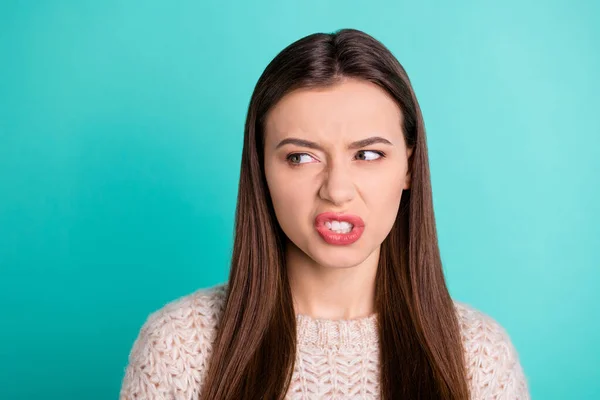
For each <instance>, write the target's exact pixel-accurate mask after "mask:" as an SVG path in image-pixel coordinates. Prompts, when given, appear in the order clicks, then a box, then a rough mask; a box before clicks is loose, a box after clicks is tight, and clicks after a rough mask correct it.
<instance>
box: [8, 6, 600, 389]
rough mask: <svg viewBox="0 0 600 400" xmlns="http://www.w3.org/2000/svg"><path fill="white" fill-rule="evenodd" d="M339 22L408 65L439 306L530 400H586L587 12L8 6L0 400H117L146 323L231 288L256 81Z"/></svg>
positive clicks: (592, 55) (598, 212)
mask: <svg viewBox="0 0 600 400" xmlns="http://www.w3.org/2000/svg"><path fill="white" fill-rule="evenodd" d="M344 27H352V28H357V29H361V30H364V31H365V32H367V33H369V34H371V35H373V36H374V37H376V38H377V39H379V40H381V41H382V42H383V43H384V44H385V45H386V46H388V47H389V48H390V50H392V52H393V53H394V54H395V55H396V57H397V58H398V59H399V60H400V62H401V63H402V64H403V65H404V66H405V68H406V69H407V71H408V74H409V76H410V78H411V80H412V82H413V84H414V88H415V91H416V93H417V96H418V99H419V101H420V103H421V106H422V109H423V113H424V117H425V123H426V127H427V133H428V145H429V150H430V163H431V171H432V184H433V192H434V205H435V211H436V218H437V223H438V229H439V241H440V248H441V252H442V258H443V262H444V268H445V271H446V274H447V279H448V283H449V287H450V291H451V294H452V296H453V297H454V298H455V299H458V300H461V301H464V302H467V303H470V304H472V305H474V306H475V307H477V308H479V309H480V310H482V311H484V312H486V313H487V314H489V315H491V316H492V317H493V318H495V319H496V320H497V321H499V322H500V323H501V324H502V325H503V326H504V327H505V329H506V330H507V331H508V333H509V334H510V336H511V338H512V341H513V343H514V345H515V346H516V348H517V351H518V352H519V355H520V358H521V362H522V365H523V368H524V370H525V373H526V375H527V377H528V380H529V384H530V388H531V392H532V395H533V397H534V398H535V399H600V368H598V363H599V362H600V341H599V338H600V295H599V294H598V292H599V289H600V287H599V286H600V285H599V282H600V256H599V250H600V177H599V174H600V161H599V159H600V151H599V149H600V123H599V122H598V121H599V119H598V115H599V110H600V102H599V97H598V96H599V95H598V94H599V93H600V80H599V78H598V71H600V28H599V27H600V3H599V2H597V1H587V2H585V1H566V0H565V1H522V0H521V1H518V0H504V1H502V2H499V1H496V2H491V1H452V2H449V1H448V2H441V1H419V2H415V1H411V2H409V1H400V0H396V1H388V2H384V1H368V2H367V1H363V2H359V1H347V0H346V1H341V0H340V1H323V0H318V1H317V0H311V1H306V0H305V1H295V2H291V1H237V2H227V4H225V3H224V2H217V1H211V2H209V1H203V0H196V1H179V0H177V1H157V0H144V1H141V0H139V1H122V0H121V1H114V0H105V1H95V2H92V1H59V0H57V1H31V2H18V1H12V0H8V1H3V2H2V4H1V5H0V268H1V270H0V271H1V272H0V274H1V275H0V304H1V307H2V309H1V312H2V318H1V320H2V322H1V329H0V359H1V360H2V362H1V363H0V381H1V382H0V398H2V399H41V398H44V399H98V400H99V399H109V398H117V394H118V391H119V388H120V384H121V379H122V376H123V372H124V369H125V366H126V364H127V356H128V353H129V351H130V349H131V346H132V344H133V341H134V339H135V337H136V336H137V334H138V332H139V329H140V327H141V325H142V324H143V323H144V321H145V319H146V317H147V316H148V315H149V314H150V313H151V312H153V311H154V310H157V309H158V308H160V307H162V306H163V305H164V304H165V303H167V302H169V301H171V300H174V299H176V298H178V297H180V296H183V295H186V294H189V293H191V292H192V291H194V290H196V289H198V288H201V287H207V286H211V285H214V284H217V283H220V282H223V281H225V280H226V279H227V276H228V268H229V261H230V254H231V250H232V239H233V217H234V208H235V203H236V194H237V184H238V182H237V180H238V177H239V165H240V156H241V149H242V137H243V124H244V119H245V114H246V109H247V106H248V101H249V98H250V95H251V92H252V90H253V87H254V85H255V83H256V81H257V79H258V77H259V75H260V74H261V72H262V71H263V69H264V68H265V67H266V65H267V63H268V62H269V61H270V60H271V59H272V58H273V57H274V56H275V55H276V54H277V53H278V52H279V51H280V50H281V49H283V48H284V47H285V46H287V45H288V44H290V43H291V42H293V41H294V40H296V39H299V38H300V37H302V36H305V35H307V34H310V33H313V32H319V31H320V32H331V31H334V30H337V29H339V28H344Z"/></svg>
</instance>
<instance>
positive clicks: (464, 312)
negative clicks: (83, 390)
mask: <svg viewBox="0 0 600 400" xmlns="http://www.w3.org/2000/svg"><path fill="white" fill-rule="evenodd" d="M226 290H227V284H220V285H216V286H213V287H210V288H203V289H198V290H196V291H195V292H194V293H191V294H189V295H187V296H184V297H181V298H179V299H177V300H174V301H171V302H170V303H168V304H166V305H165V306H164V307H162V308H161V309H159V310H157V311H155V312H153V313H151V314H150V315H149V316H148V318H147V319H146V322H145V323H144V325H143V326H142V328H141V330H140V332H139V335H138V337H137V338H136V340H135V342H134V343H133V347H132V349H131V352H130V354H129V363H128V365H127V367H126V368H125V371H124V377H123V380H122V386H121V392H120V396H119V398H120V400H128V399H157V400H159V399H177V400H179V399H181V400H197V399H198V394H199V391H200V388H201V386H202V382H203V380H204V376H205V375H204V374H205V371H206V368H207V363H208V361H209V357H210V355H211V352H212V342H213V340H214V338H215V334H216V324H217V323H218V321H219V317H220V315H221V313H222V311H223V308H224V300H225V294H226ZM454 304H455V307H456V310H457V315H458V316H459V322H460V329H461V335H462V339H463V343H464V344H465V351H466V354H465V360H466V362H467V375H468V380H469V387H470V391H471V398H472V399H473V400H484V399H485V400H487V399H496V400H500V399H506V400H528V399H529V398H530V396H529V391H528V385H527V380H526V378H525V375H524V373H523V369H522V367H521V364H520V362H519V358H518V355H517V353H516V351H515V348H514V347H513V345H512V343H511V341H510V339H509V336H508V335H507V333H506V331H505V330H504V329H503V328H502V327H501V326H500V325H499V324H498V323H497V322H496V321H495V320H493V319H492V318H491V317H489V316H487V315H486V314H484V313H482V312H480V311H477V310H476V309H474V308H472V307H470V306H468V305H466V304H463V303H459V302H457V301H455V302H454ZM296 321H297V333H298V337H297V343H298V346H297V347H298V351H297V355H296V362H295V364H294V372H293V376H292V382H291V385H290V387H289V390H288V392H287V396H286V399H378V398H379V393H378V392H379V365H378V364H379V349H378V335H377V330H376V322H377V320H376V314H373V315H371V316H368V317H364V318H359V319H353V320H322V319H314V318H311V317H309V316H306V315H300V314H298V315H296Z"/></svg>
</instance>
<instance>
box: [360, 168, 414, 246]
mask: <svg viewBox="0 0 600 400" xmlns="http://www.w3.org/2000/svg"><path fill="white" fill-rule="evenodd" d="M398 170H399V168H389V169H387V170H386V171H382V173H381V174H377V175H376V176H374V175H372V176H370V179H365V180H364V182H363V185H362V193H363V196H364V197H365V203H366V206H367V208H368V210H369V220H370V222H371V225H372V226H373V227H376V233H375V235H376V236H378V237H379V236H381V237H380V238H379V239H381V240H383V239H384V238H385V236H387V234H388V233H389V232H390V230H391V229H392V226H393V225H394V222H395V220H396V216H397V214H398V209H399V206H400V199H401V198H402V191H403V190H402V188H403V187H404V180H403V179H404V178H403V176H404V175H403V174H402V173H398V172H397V171H398Z"/></svg>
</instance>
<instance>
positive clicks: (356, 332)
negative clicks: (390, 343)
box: [296, 313, 378, 347]
mask: <svg viewBox="0 0 600 400" xmlns="http://www.w3.org/2000/svg"><path fill="white" fill-rule="evenodd" d="M296 331H297V334H298V344H304V345H312V346H318V347H327V346H336V347H342V346H349V345H357V344H362V345H363V346H372V345H374V344H377V341H378V333H377V313H374V314H371V315H369V316H367V317H362V318H356V319H337V320H333V319H322V318H313V317H311V316H308V315H305V314H296Z"/></svg>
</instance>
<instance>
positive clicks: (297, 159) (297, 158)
mask: <svg viewBox="0 0 600 400" xmlns="http://www.w3.org/2000/svg"><path fill="white" fill-rule="evenodd" d="M302 156H305V157H308V158H312V157H311V156H310V155H308V154H306V153H292V154H290V155H289V156H287V161H288V162H289V163H290V164H291V165H292V166H297V165H300V164H305V163H303V162H301V161H302Z"/></svg>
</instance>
